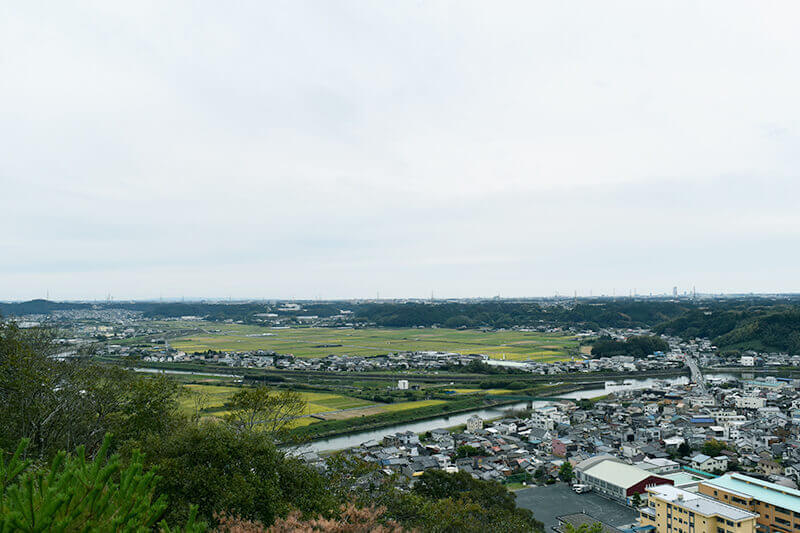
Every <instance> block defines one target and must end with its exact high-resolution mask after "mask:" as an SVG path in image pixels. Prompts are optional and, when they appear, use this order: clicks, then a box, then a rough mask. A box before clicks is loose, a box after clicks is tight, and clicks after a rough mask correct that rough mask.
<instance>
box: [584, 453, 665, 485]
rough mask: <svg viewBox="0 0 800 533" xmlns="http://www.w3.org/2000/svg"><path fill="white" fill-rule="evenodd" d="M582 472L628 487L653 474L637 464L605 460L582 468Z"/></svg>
mask: <svg viewBox="0 0 800 533" xmlns="http://www.w3.org/2000/svg"><path fill="white" fill-rule="evenodd" d="M584 474H587V475H590V476H593V477H596V478H598V479H602V480H604V481H607V482H608V483H612V484H614V485H616V486H618V487H630V486H631V485H635V484H637V483H639V482H640V481H642V480H644V479H647V478H648V477H650V476H653V475H654V474H653V473H652V472H648V471H647V470H643V469H641V468H639V467H637V466H632V465H628V464H625V463H620V462H619V461H615V460H611V459H609V460H605V461H601V462H599V463H597V464H596V465H594V466H592V467H590V468H588V469H586V470H584Z"/></svg>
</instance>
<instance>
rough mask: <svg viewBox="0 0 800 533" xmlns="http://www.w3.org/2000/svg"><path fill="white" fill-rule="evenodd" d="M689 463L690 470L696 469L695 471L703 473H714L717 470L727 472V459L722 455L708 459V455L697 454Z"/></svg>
mask: <svg viewBox="0 0 800 533" xmlns="http://www.w3.org/2000/svg"><path fill="white" fill-rule="evenodd" d="M691 461H692V468H696V469H697V470H702V471H704V472H714V471H717V470H719V471H722V472H725V471H726V470H728V458H727V457H725V456H724V455H719V456H717V457H709V456H708V455H705V454H702V453H698V454H697V455H695V456H694V457H692V459H691Z"/></svg>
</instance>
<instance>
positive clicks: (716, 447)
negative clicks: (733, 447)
mask: <svg viewBox="0 0 800 533" xmlns="http://www.w3.org/2000/svg"><path fill="white" fill-rule="evenodd" d="M726 449H728V446H727V445H726V444H725V443H724V442H720V441H718V440H716V439H711V440H707V441H705V442H704V443H703V446H702V447H701V448H700V451H701V452H702V453H704V454H706V455H708V456H709V457H716V456H718V455H719V454H720V453H722V450H726Z"/></svg>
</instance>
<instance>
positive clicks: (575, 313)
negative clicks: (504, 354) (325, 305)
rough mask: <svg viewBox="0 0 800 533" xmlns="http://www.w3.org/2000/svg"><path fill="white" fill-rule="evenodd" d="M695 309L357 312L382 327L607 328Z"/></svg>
mask: <svg viewBox="0 0 800 533" xmlns="http://www.w3.org/2000/svg"><path fill="white" fill-rule="evenodd" d="M688 309H689V307H688V306H687V305H686V304H683V303H676V302H668V301H636V300H618V301H615V300H594V301H587V302H579V303H577V304H572V303H571V302H570V303H567V304H564V305H547V306H545V305H542V304H540V303H535V302H531V303H520V302H476V303H441V304H437V305H431V304H426V303H406V304H391V303H386V304H382V303H381V304H379V303H375V304H368V305H364V306H362V307H361V308H360V309H359V310H358V311H357V316H359V317H362V318H365V319H367V320H369V321H370V322H374V323H375V324H377V325H379V326H389V327H409V326H433V325H439V326H443V327H448V328H457V327H462V326H463V327H478V326H488V327H494V328H508V327H512V326H535V325H539V324H548V325H560V326H582V327H587V328H592V329H598V328H602V327H616V328H625V327H639V326H649V325H654V324H658V323H660V322H663V321H665V320H669V319H671V318H675V317H677V316H679V315H681V314H682V313H684V312H685V311H687V310H688Z"/></svg>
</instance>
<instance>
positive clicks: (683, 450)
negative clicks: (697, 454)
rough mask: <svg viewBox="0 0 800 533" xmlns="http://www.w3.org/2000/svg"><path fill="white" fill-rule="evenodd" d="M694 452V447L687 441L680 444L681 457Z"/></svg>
mask: <svg viewBox="0 0 800 533" xmlns="http://www.w3.org/2000/svg"><path fill="white" fill-rule="evenodd" d="M691 453H692V447H691V446H689V444H688V443H686V442H681V444H680V446H678V455H679V456H681V457H686V456H687V455H690V454H691Z"/></svg>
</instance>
